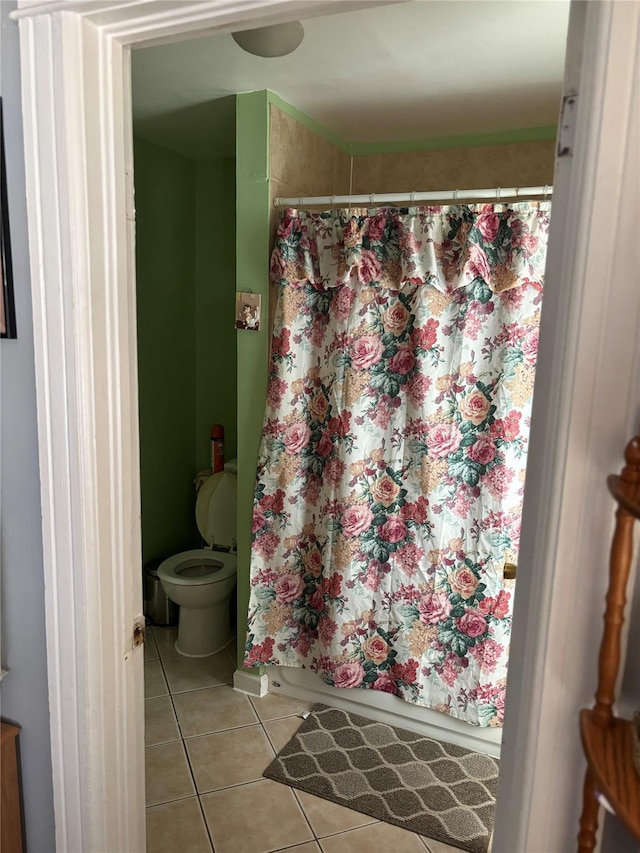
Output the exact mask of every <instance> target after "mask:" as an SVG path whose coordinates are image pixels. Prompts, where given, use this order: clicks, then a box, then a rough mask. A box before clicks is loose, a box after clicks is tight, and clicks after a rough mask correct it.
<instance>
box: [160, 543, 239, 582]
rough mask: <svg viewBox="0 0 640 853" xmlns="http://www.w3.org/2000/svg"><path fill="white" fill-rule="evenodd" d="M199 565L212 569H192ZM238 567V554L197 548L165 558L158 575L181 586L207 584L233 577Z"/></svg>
mask: <svg viewBox="0 0 640 853" xmlns="http://www.w3.org/2000/svg"><path fill="white" fill-rule="evenodd" d="M198 567H210V571H208V572H207V571H200V572H198V571H190V570H194V569H198ZM237 568H238V556H237V554H228V553H226V552H218V551H209V550H208V549H206V548H196V549H194V550H192V551H182V552H181V553H180V554H174V555H173V557H169V558H168V559H166V560H163V562H162V563H161V564H160V566H159V567H158V577H159V578H161V579H162V578H164V579H166V580H168V581H171V583H174V584H178V585H180V586H205V585H207V584H211V583H219V582H220V581H224V580H227V578H230V577H233V576H234V575H235V574H236V572H237Z"/></svg>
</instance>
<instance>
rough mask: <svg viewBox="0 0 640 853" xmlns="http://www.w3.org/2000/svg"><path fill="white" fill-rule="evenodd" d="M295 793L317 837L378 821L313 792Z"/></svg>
mask: <svg viewBox="0 0 640 853" xmlns="http://www.w3.org/2000/svg"><path fill="white" fill-rule="evenodd" d="M295 794H296V797H297V798H298V800H299V801H300V805H301V806H302V811H303V812H304V813H305V814H306V816H307V820H308V821H309V823H310V824H311V829H312V830H313V831H314V833H315V835H316V837H317V838H323V837H324V836H325V835H335V834H336V833H337V832H345V831H346V830H348V829H355V828H356V827H358V826H366V825H368V824H370V823H377V821H376V819H375V818H374V817H369V815H366V814H362V812H356V811H354V810H353V809H347V808H345V807H344V806H339V805H338V804H337V803H332V802H330V801H329V800H323V799H322V798H321V797H314V796H313V794H306V793H305V792H304V791H296V792H295Z"/></svg>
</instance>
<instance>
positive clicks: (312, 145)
mask: <svg viewBox="0 0 640 853" xmlns="http://www.w3.org/2000/svg"><path fill="white" fill-rule="evenodd" d="M269 151H270V160H271V162H270V171H269V174H270V176H271V188H272V196H274V197H275V196H284V197H287V196H312V195H337V194H338V193H342V194H344V193H348V192H349V170H350V158H349V155H348V154H346V153H345V152H344V151H341V150H340V149H339V148H336V146H335V145H332V144H331V143H330V142H328V141H327V140H326V139H323V138H322V137H321V136H318V134H316V133H314V132H313V131H312V130H309V128H308V127H305V125H303V124H300V122H298V121H296V120H295V119H293V118H291V116H288V115H287V114H286V113H283V112H282V110H279V109H278V108H277V107H276V106H274V105H273V104H272V105H271V131H270V149H269Z"/></svg>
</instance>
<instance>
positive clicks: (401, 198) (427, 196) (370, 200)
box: [273, 186, 553, 207]
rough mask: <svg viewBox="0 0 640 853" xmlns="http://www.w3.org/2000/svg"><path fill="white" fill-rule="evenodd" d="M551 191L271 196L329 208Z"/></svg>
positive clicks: (289, 203)
mask: <svg viewBox="0 0 640 853" xmlns="http://www.w3.org/2000/svg"><path fill="white" fill-rule="evenodd" d="M552 193H553V187H552V186H546V187H494V188H493V189H487V190H438V191H433V192H412V193H406V192H405V193H370V194H366V195H365V194H362V195H322V196H309V197H307V198H274V200H273V206H274V207H308V206H315V205H327V206H331V207H352V206H358V205H365V206H367V205H370V206H372V207H375V206H379V205H385V204H390V203H392V202H396V203H398V202H408V203H410V204H414V203H418V202H422V201H453V202H458V201H463V200H464V201H497V202H500V201H501V200H503V199H514V198H515V199H517V200H522V201H529V200H530V199H533V198H535V197H537V196H542V198H543V199H546V198H549V197H550V196H551V194H552Z"/></svg>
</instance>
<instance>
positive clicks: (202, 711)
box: [174, 685, 258, 737]
mask: <svg viewBox="0 0 640 853" xmlns="http://www.w3.org/2000/svg"><path fill="white" fill-rule="evenodd" d="M174 703H175V706H176V713H177V715H178V720H179V722H180V729H181V731H182V736H183V737H194V736H195V735H206V734H209V733H210V732H220V731H222V730H223V729H233V728H238V727H239V726H250V725H255V724H256V723H257V722H258V717H257V715H256V712H255V711H254V710H253V706H252V705H251V702H249V698H248V697H247V696H245V695H244V693H238V692H237V691H236V690H234V689H233V688H232V687H229V686H227V685H225V686H223V687H209V688H207V689H205V690H191V691H189V692H187V693H176V695H175V696H174Z"/></svg>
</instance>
